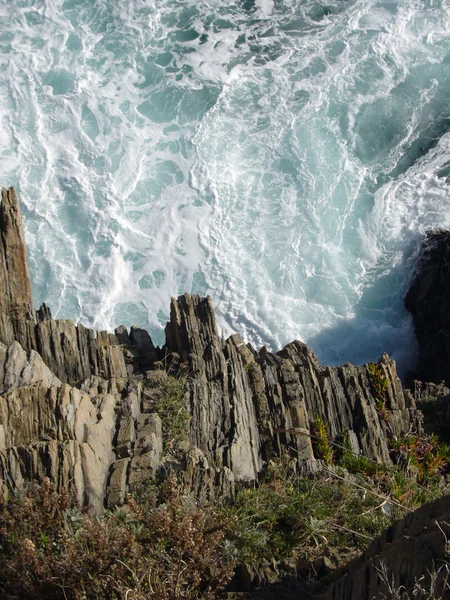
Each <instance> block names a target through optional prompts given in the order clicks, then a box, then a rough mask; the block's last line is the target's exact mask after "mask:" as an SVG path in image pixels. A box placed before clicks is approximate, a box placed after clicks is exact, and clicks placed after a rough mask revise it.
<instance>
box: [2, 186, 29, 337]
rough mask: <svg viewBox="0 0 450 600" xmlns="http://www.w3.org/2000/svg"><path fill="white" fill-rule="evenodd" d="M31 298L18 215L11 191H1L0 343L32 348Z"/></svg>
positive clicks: (22, 235) (18, 207)
mask: <svg viewBox="0 0 450 600" xmlns="http://www.w3.org/2000/svg"><path fill="white" fill-rule="evenodd" d="M34 324H35V312H34V306H33V298H32V294H31V285H30V278H29V273H28V263H27V258H26V252H25V239H24V234H23V228H22V214H21V211H20V206H19V200H18V198H17V194H16V192H15V191H14V188H10V189H8V190H6V189H5V188H3V189H2V201H1V204H0V342H3V343H5V344H10V343H11V342H13V341H14V340H17V341H18V342H19V343H20V344H22V345H23V346H25V347H26V348H32V347H34V345H35V343H34Z"/></svg>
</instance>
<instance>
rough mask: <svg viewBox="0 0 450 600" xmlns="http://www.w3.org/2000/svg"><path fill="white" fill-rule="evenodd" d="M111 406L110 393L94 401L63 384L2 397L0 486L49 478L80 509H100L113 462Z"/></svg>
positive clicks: (18, 486)
mask: <svg viewBox="0 0 450 600" xmlns="http://www.w3.org/2000/svg"><path fill="white" fill-rule="evenodd" d="M115 404H116V400H115V398H114V396H113V395H112V394H106V395H104V396H102V397H101V398H99V401H98V402H96V403H95V404H94V403H93V402H92V399H91V398H90V397H89V396H88V395H87V394H83V393H82V392H80V391H79V390H77V389H75V388H71V387H70V386H68V385H67V384H64V385H61V384H60V385H59V386H58V387H55V386H47V385H44V384H42V385H39V386H37V387H19V388H14V389H10V390H9V391H7V392H5V393H4V394H3V395H2V396H0V482H2V483H3V487H5V486H6V489H3V490H1V487H2V486H1V485H0V491H2V492H3V493H6V491H7V489H9V490H10V491H14V490H17V489H19V490H20V489H22V488H23V485H24V482H25V481H30V480H33V479H41V478H42V477H44V476H48V477H51V478H52V479H53V481H55V482H56V483H57V484H58V487H66V489H68V490H69V491H73V492H74V493H75V492H76V493H77V495H78V500H79V502H80V504H81V505H87V506H89V507H91V508H92V509H93V510H94V511H95V512H97V513H100V512H101V511H102V510H103V504H104V496H105V492H106V483H107V478H108V475H109V468H110V465H111V463H112V462H113V459H114V456H113V451H112V447H113V446H112V442H113V436H114V431H115V421H116V417H115Z"/></svg>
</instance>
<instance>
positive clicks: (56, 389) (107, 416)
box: [0, 188, 450, 600]
mask: <svg viewBox="0 0 450 600" xmlns="http://www.w3.org/2000/svg"><path fill="white" fill-rule="evenodd" d="M449 236H450V234H447V237H446V236H445V235H444V234H439V235H437V237H436V234H435V238H434V240H433V243H432V245H429V246H427V248H429V250H426V251H425V252H424V254H423V257H422V262H421V263H420V264H421V265H422V267H421V271H419V272H418V273H417V275H416V278H415V280H414V281H413V284H412V286H411V290H410V292H409V294H408V296H407V299H406V304H407V306H410V307H411V309H412V310H413V311H415V313H416V314H415V322H416V330H417V331H418V337H419V342H420V343H421V344H423V357H424V360H425V359H426V360H427V361H428V364H427V366H426V367H425V365H424V366H423V369H424V371H423V372H424V373H426V374H430V373H433V375H434V376H436V375H437V376H445V377H447V375H446V373H447V371H446V369H448V364H449V362H448V359H447V357H448V356H449V354H448V349H449V346H448V337H447V334H445V331H447V330H448V319H449V318H450V317H448V315H449V314H450V311H448V310H447V304H446V302H447V301H446V299H445V298H446V294H447V290H448V287H447V286H448V283H447V279H448V278H447V277H446V275H447V264H448V261H447V254H448V248H450V244H449V243H448V241H450V237H449ZM429 239H431V238H429ZM0 242H1V243H0V495H1V496H4V497H6V496H7V495H8V494H9V493H15V492H17V491H19V492H20V491H22V490H23V489H24V488H25V487H26V485H27V483H28V482H30V481H35V480H36V481H40V480H42V479H43V478H44V477H49V478H50V479H51V480H52V481H53V482H54V483H55V484H56V486H57V488H58V489H66V490H68V491H69V492H71V493H73V494H74V495H75V497H76V498H77V499H78V502H79V504H80V505H81V506H85V507H88V508H89V509H90V510H91V511H92V512H94V513H97V514H101V513H102V511H103V510H104V509H105V508H106V507H110V508H112V507H114V506H117V505H120V504H123V503H124V501H125V498H126V494H127V493H128V492H129V491H132V490H138V489H139V487H140V486H141V485H142V484H145V483H146V482H147V481H148V480H151V479H154V478H155V477H157V476H158V475H161V474H162V475H164V473H167V472H168V471H169V470H175V471H176V472H177V473H178V475H179V478H180V480H181V482H182V485H183V491H184V493H185V494H190V495H193V496H194V497H195V498H197V499H198V500H206V499H208V500H221V499H224V498H232V497H233V494H234V489H235V484H236V483H238V482H243V483H247V484H249V483H252V484H254V483H256V482H257V481H258V478H259V477H260V475H261V473H262V472H264V469H265V468H266V467H267V465H268V464H269V463H270V461H271V460H274V459H278V458H284V459H288V460H289V461H290V462H291V464H292V465H293V466H294V467H295V468H296V470H297V472H299V473H303V474H305V475H311V474H313V473H314V472H315V471H316V470H319V467H320V463H319V461H318V459H317V458H316V457H315V455H314V443H313V438H312V437H311V435H312V434H313V433H314V423H315V421H316V419H317V418H318V417H320V418H321V419H322V420H323V422H325V423H327V425H328V427H329V432H330V436H331V438H333V439H339V437H340V436H341V435H342V434H343V433H348V439H349V440H350V443H351V446H352V448H353V450H354V451H355V452H356V453H362V454H363V455H365V456H366V457H368V458H370V459H372V460H375V461H377V462H381V463H384V464H387V465H389V464H391V458H390V454H389V440H390V439H391V438H392V437H393V436H401V435H402V434H405V433H406V432H408V431H410V430H412V429H414V428H417V427H419V428H420V423H419V422H418V419H417V415H416V406H415V401H414V399H413V397H412V396H411V394H410V393H409V392H407V391H403V389H402V385H401V382H400V380H399V379H398V377H397V373H396V368H395V362H394V361H392V360H390V359H389V357H388V356H387V355H386V354H384V355H383V356H382V357H381V359H380V361H379V362H378V364H377V366H376V373H377V374H378V376H379V377H380V378H385V380H386V385H385V387H384V389H383V402H384V404H385V409H386V410H387V411H389V414H390V417H389V419H385V418H383V416H382V414H380V410H379V402H380V397H379V395H378V394H379V391H378V392H377V390H376V389H375V388H376V385H375V384H374V381H373V371H372V374H371V372H370V369H369V367H368V366H354V365H350V364H346V365H344V366H340V367H323V366H322V365H321V364H320V363H319V361H318V360H317V358H316V356H315V355H314V353H313V352H312V351H311V350H310V349H309V348H308V347H307V346H306V345H305V344H303V343H301V342H299V341H294V342H292V343H290V344H288V345H287V346H286V347H285V348H283V349H282V350H281V351H279V352H277V353H271V352H268V351H267V349H266V348H262V349H260V350H259V351H256V350H255V349H254V348H253V347H252V346H251V345H249V344H245V343H244V342H243V340H242V338H241V337H240V336H239V335H238V334H235V335H232V336H231V337H229V338H228V339H227V340H223V339H221V338H220V336H219V334H218V330H217V326H216V322H215V315H214V309H213V305H212V302H211V299H210V298H208V297H207V298H201V297H199V296H197V295H190V294H184V295H182V296H180V297H179V298H178V299H172V300H171V306H170V321H169V322H168V323H167V326H166V330H165V331H166V344H165V346H164V347H163V348H162V349H159V348H156V347H155V346H154V344H153V342H152V340H151V338H150V336H149V334H148V333H147V332H146V331H144V330H142V329H140V328H138V327H132V328H131V331H130V332H128V331H127V329H126V328H125V327H123V326H121V327H118V328H117V329H116V331H115V333H114V334H111V333H107V332H94V331H92V330H90V329H87V328H85V327H83V326H82V325H75V324H74V323H73V322H72V321H69V320H53V319H52V318H51V312H50V310H49V308H48V307H46V306H45V305H43V306H42V307H41V308H40V309H39V310H38V311H37V312H35V311H34V308H33V302H32V296H31V287H30V281H29V276H28V267H27V261H26V252H25V242H24V235H23V230H22V221H21V216H20V207H19V204H18V200H17V195H16V193H15V191H14V190H13V188H10V189H9V190H5V189H3V190H2V203H1V205H0ZM435 248H441V250H440V251H439V252H440V254H439V256H440V259H442V260H443V262H442V264H440V263H439V264H438V263H437V262H436V260H435V258H433V257H434V254H433V252H434V251H435ZM448 256H449V257H450V254H448ZM439 286H442V287H443V290H444V294H442V293H441V294H440V295H439V289H440V288H439ZM437 296H439V301H440V302H442V304H441V305H440V304H439V302H437V301H436V303H434V304H433V300H434V299H435V298H436V297H437ZM443 296H444V299H443V300H442V298H443ZM428 302H429V303H430V304H428ZM429 306H432V308H433V314H434V315H435V316H433V318H431V319H430V323H428V322H427V320H426V318H427V317H426V315H427V310H428V308H429ZM439 306H443V307H444V309H445V310H440V309H439ZM436 315H437V316H436ZM441 329H443V330H444V333H440V331H441ZM433 336H434V337H433ZM433 339H436V340H438V343H437V346H436V348H434V347H433V342H432V340H433ZM441 342H442V343H441ZM433 362H434V363H435V364H434V365H433ZM433 368H434V370H432V369H433ZM372 369H373V367H372ZM173 389H175V394H174V397H173V398H172V399H171V401H172V402H174V401H175V402H178V404H177V405H175V404H173V405H169V409H167V402H168V399H170V394H172V393H173ZM171 390H172V391H171ZM176 390H178V391H176ZM447 392H448V390H447ZM447 396H448V398H450V392H448V394H447ZM447 396H446V398H447ZM377 404H378V406H377ZM183 408H184V410H185V411H186V412H187V413H188V415H189V424H188V426H187V431H186V432H185V439H180V438H178V437H177V436H176V435H174V434H173V433H172V432H171V431H170V430H169V429H168V427H169V426H168V425H167V416H168V411H169V417H171V416H172V417H173V416H174V414H175V415H176V414H178V413H179V412H180V411H182V410H183ZM448 506H449V498H448V497H446V498H443V499H441V500H440V501H437V502H436V503H434V504H432V505H429V507H423V508H422V509H420V510H419V511H417V512H416V513H414V515H412V516H409V517H407V518H406V519H404V520H403V521H400V522H399V523H397V524H396V525H395V526H394V528H391V529H390V530H387V531H386V532H385V534H383V535H382V536H381V537H379V538H377V539H376V540H374V542H373V544H372V545H371V546H370V548H369V549H368V551H367V552H366V553H365V554H364V555H363V556H362V557H360V558H358V559H356V560H355V561H353V563H351V565H349V571H348V572H347V573H337V574H335V576H333V578H332V579H330V581H329V586H328V592H327V593H326V594H325V596H324V597H323V599H324V600H344V599H345V600H349V599H350V600H357V599H358V600H362V599H367V600H372V598H373V597H381V596H380V593H381V591H380V590H381V588H380V587H379V581H380V580H379V577H378V574H379V573H378V570H377V569H379V568H380V566H381V564H382V562H383V561H384V562H387V563H389V566H390V570H391V571H392V572H393V573H394V574H395V577H396V581H398V583H399V584H400V583H404V582H405V581H407V582H408V585H409V584H410V583H411V582H414V579H415V578H416V577H417V576H420V570H421V569H422V570H423V565H425V566H428V565H430V568H431V567H432V563H433V560H434V559H435V558H438V559H439V558H441V557H442V556H444V555H443V552H444V551H445V552H446V551H447V550H448V549H447V550H446V548H447V537H446V536H448V534H450V531H449V529H448V525H447V523H448V521H449V519H450V516H449V514H448ZM436 519H438V521H436ZM430 548H432V550H430ZM403 557H406V558H405V560H406V561H407V562H408V561H409V563H408V564H409V567H408V569H407V570H406V571H405V560H403ZM400 575H402V576H403V580H401V577H400ZM278 597H283V598H284V596H278Z"/></svg>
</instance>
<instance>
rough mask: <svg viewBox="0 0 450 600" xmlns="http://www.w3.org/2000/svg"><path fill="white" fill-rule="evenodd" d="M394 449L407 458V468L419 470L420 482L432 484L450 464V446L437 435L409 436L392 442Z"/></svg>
mask: <svg viewBox="0 0 450 600" xmlns="http://www.w3.org/2000/svg"><path fill="white" fill-rule="evenodd" d="M391 444H392V446H393V449H394V451H395V452H397V454H398V455H399V458H398V460H400V459H401V457H405V458H406V461H407V466H408V467H410V466H413V467H414V468H415V469H416V470H417V479H418V482H419V483H421V484H423V483H425V484H426V483H430V482H432V481H433V480H435V479H436V478H437V477H438V476H439V475H440V473H441V472H442V471H443V470H444V469H445V468H446V467H447V465H448V464H449V463H450V446H449V445H448V444H446V443H444V442H440V441H439V438H438V436H437V435H434V434H432V435H426V434H424V435H422V436H417V435H409V436H406V437H404V438H403V439H401V440H399V441H392V442H391Z"/></svg>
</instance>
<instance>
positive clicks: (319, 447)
mask: <svg viewBox="0 0 450 600" xmlns="http://www.w3.org/2000/svg"><path fill="white" fill-rule="evenodd" d="M313 431H314V439H313V446H314V450H315V452H314V454H315V456H316V458H319V459H322V460H324V461H325V462H326V463H327V465H331V463H332V462H333V455H334V453H333V446H332V444H331V443H330V440H331V436H330V432H329V429H328V425H327V424H326V423H325V422H324V420H323V419H322V417H321V416H320V415H318V416H317V418H316V420H315V421H314V429H313Z"/></svg>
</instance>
